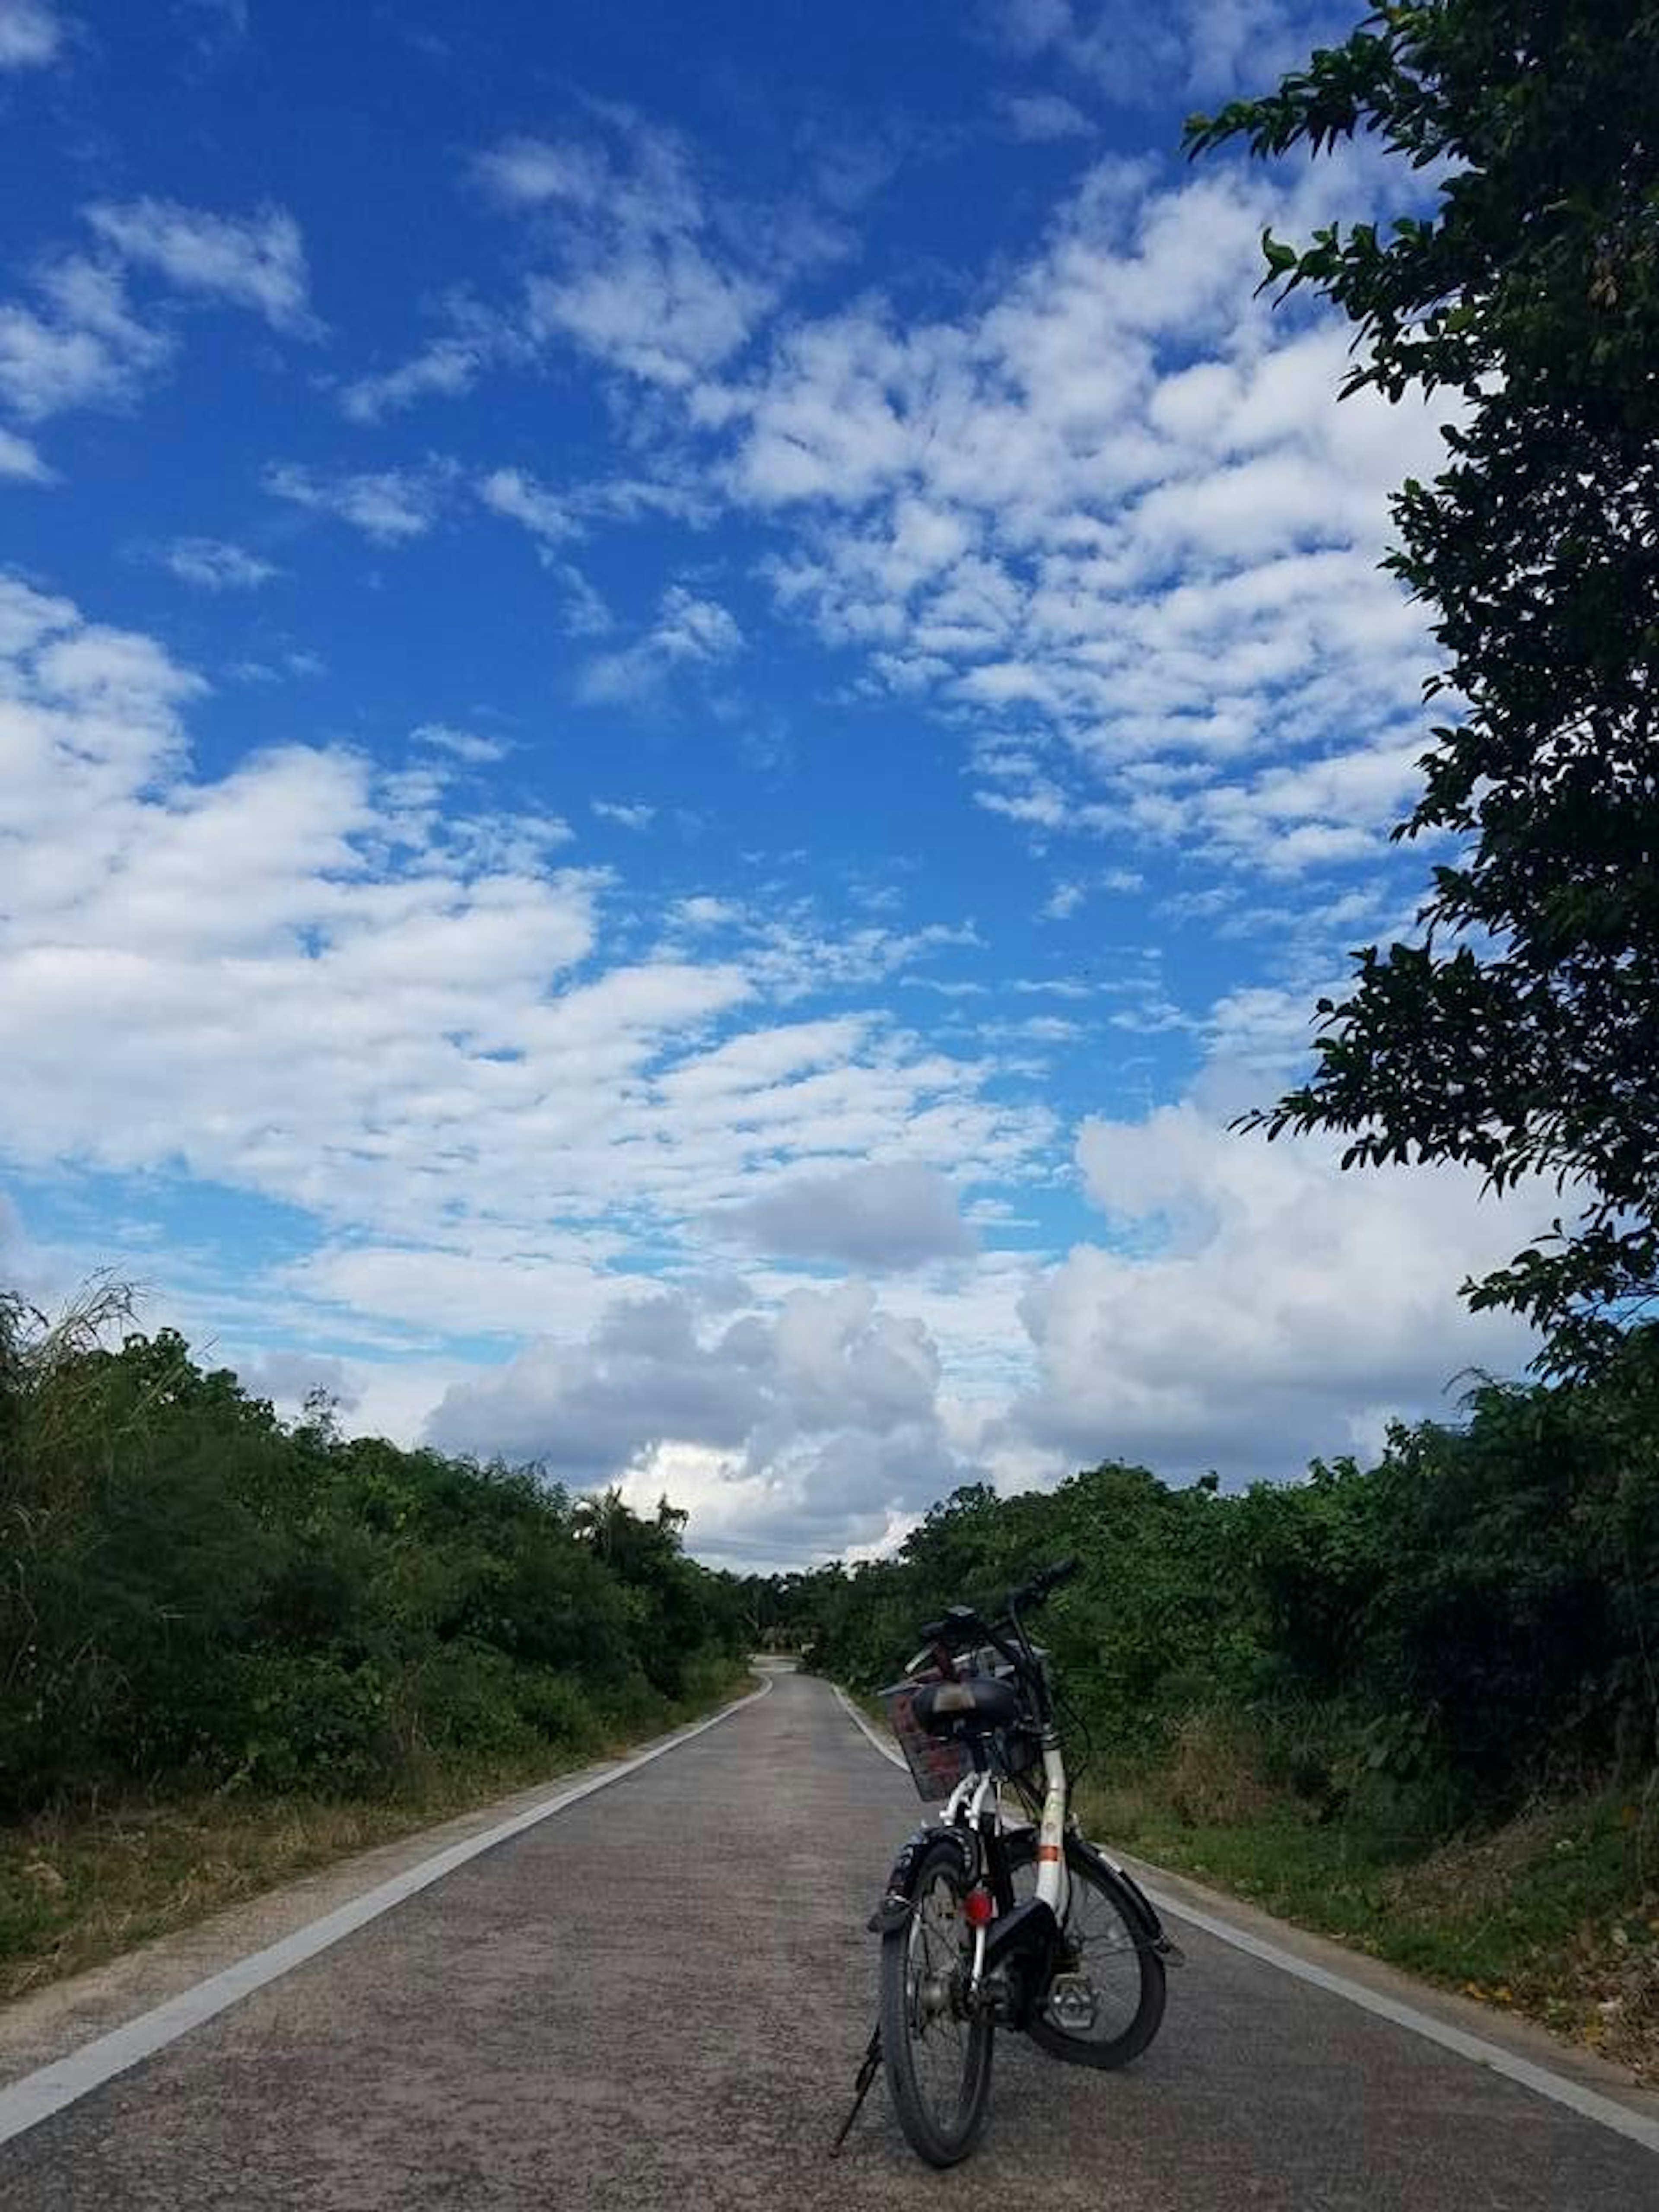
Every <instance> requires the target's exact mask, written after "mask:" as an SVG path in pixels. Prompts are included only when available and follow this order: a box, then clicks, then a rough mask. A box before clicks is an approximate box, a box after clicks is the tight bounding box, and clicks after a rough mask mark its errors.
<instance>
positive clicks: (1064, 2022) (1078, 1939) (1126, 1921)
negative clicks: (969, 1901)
mask: <svg viewBox="0 0 1659 2212" xmlns="http://www.w3.org/2000/svg"><path fill="white" fill-rule="evenodd" d="M1006 1848H1007V1852H1008V1870H1009V1873H1010V1875H1012V1878H1013V1885H1014V1894H1015V1896H1016V1898H1024V1897H1030V1896H1031V1895H1033V1894H1034V1893H1035V1891H1036V1834H1035V1832H1034V1831H1033V1830H1031V1829H1030V1828H1025V1829H1021V1830H1018V1831H1017V1832H1014V1833H1012V1834H1011V1835H1009V1836H1008V1837H1007V1838H1006ZM1066 1874H1067V1875H1068V1876H1069V1877H1070V1881H1069V1887H1070V1891H1071V1898H1070V1901H1069V1903H1068V1904H1067V1905H1066V1919H1065V1922H1064V1924H1063V1926H1062V1928H1061V1930H1060V1938H1061V1945H1062V1951H1063V1957H1062V1960H1061V1968H1060V1972H1059V1973H1057V1974H1056V1975H1055V1977H1054V1983H1053V1984H1052V1985H1051V1987H1050V1990H1049V1991H1048V1994H1047V1995H1046V1996H1045V1997H1044V1999H1043V2002H1042V2008H1041V2009H1040V2010H1039V2011H1037V2012H1036V2014H1035V2015H1033V2017H1032V2018H1031V2020H1030V2021H1029V2023H1028V2024H1027V2028H1026V2033H1028V2034H1029V2035H1030V2039H1031V2040H1032V2042H1033V2043H1035V2044H1036V2045H1037V2046H1038V2048H1039V2049H1040V2050H1042V2051H1047V2052H1048V2055H1049V2056H1050V2057H1053V2058H1063V2059H1066V2061H1067V2062H1068V2063H1070V2064H1072V2065H1073V2066H1095V2067H1099V2068H1101V2069H1109V2068H1112V2067H1117V2066H1127V2064H1128V2063H1129V2061H1130V2060H1131V2059H1132V2058H1138V2057H1139V2056H1140V2053H1141V2052H1142V2051H1144V2050H1145V2049H1146V2045H1148V2044H1149V2043H1150V2042H1151V2041H1152V2038H1153V2037H1154V2036H1155V2035H1156V2034H1157V2033H1158V2028H1159V2027H1160V2025H1161V2024H1162V2021H1163V2019H1164V1988H1165V1984H1164V1961H1163V1960H1162V1958H1161V1957H1160V1956H1159V1955H1158V1952H1157V1951H1156V1950H1154V1949H1153V1948H1152V1943H1151V1942H1150V1941H1149V1940H1148V1938H1147V1936H1146V1930H1145V1929H1144V1927H1143V1926H1142V1923H1141V1919H1140V1915H1139V1913H1138V1912H1137V1911H1136V1909H1135V1905H1134V1901H1133V1898H1132V1897H1131V1896H1130V1894H1129V1893H1128V1891H1127V1889H1125V1887H1124V1886H1123V1884H1122V1883H1121V1881H1119V1880H1118V1878H1117V1876H1116V1875H1115V1874H1114V1873H1113V1871H1112V1869H1111V1868H1110V1867H1109V1866H1108V1865H1107V1864H1106V1863H1105V1861H1104V1860H1103V1859H1102V1858H1100V1857H1097V1855H1096V1854H1095V1853H1094V1852H1093V1851H1091V1850H1090V1849H1089V1848H1088V1846H1087V1845H1086V1844H1083V1843H1082V1842H1080V1841H1079V1838H1077V1837H1076V1836H1067V1838H1066Z"/></svg>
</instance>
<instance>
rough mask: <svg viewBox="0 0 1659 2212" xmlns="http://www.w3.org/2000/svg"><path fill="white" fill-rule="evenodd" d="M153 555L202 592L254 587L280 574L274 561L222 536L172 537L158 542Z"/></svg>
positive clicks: (252, 588)
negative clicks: (262, 557) (163, 542)
mask: <svg viewBox="0 0 1659 2212" xmlns="http://www.w3.org/2000/svg"><path fill="white" fill-rule="evenodd" d="M155 559H156V560H157V561H158V562H160V563H161V567H162V568H166V569H167V570H169V571H170V572H171V574H173V575H175V576H177V577H178V579H179V581H180V583H184V584H196V585H198V586H200V588H201V589H202V590H203V591H204V592H252V591H257V590H258V587H259V586H260V585H261V584H268V583H269V582H270V580H271V579H272V577H273V576H279V575H280V574H282V571H281V569H280V568H277V566H276V562H273V561H265V560H262V559H261V558H260V556H258V554H257V553H250V552H248V551H247V550H246V548H245V547H244V546H240V545H233V544H230V543H229V541H228V539H226V538H173V539H171V540H169V542H168V543H167V544H165V545H161V546H158V547H157V548H156V550H155Z"/></svg>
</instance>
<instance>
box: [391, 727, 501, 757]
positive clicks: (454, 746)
mask: <svg viewBox="0 0 1659 2212" xmlns="http://www.w3.org/2000/svg"><path fill="white" fill-rule="evenodd" d="M409 737H410V744H416V745H425V746H426V747H427V748H428V750H430V751H433V752H440V753H447V754H448V756H449V757H450V758H451V759H452V760H458V761H460V762H461V763H463V764H464V765H465V767H467V768H488V767H489V766H490V765H491V763H494V762H495V761H501V760H505V759H506V758H507V754H508V753H509V752H510V751H511V750H512V747H511V746H510V745H509V744H507V741H506V739H505V738H486V737H482V736H480V734H479V733H478V732H477V731H476V730H458V729H455V728H454V727H453V726H452V725H451V724H449V723H447V722H422V724H421V726H420V727H419V728H418V729H415V730H411V731H410V733H409Z"/></svg>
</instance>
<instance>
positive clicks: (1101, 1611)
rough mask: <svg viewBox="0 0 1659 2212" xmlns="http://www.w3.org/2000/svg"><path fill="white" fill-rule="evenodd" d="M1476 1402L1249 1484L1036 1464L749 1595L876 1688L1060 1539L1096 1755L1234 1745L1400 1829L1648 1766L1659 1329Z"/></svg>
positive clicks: (774, 1624) (1293, 1783)
mask: <svg viewBox="0 0 1659 2212" xmlns="http://www.w3.org/2000/svg"><path fill="white" fill-rule="evenodd" d="M1065 1553H1077V1554H1079V1556H1080V1558H1081V1559H1082V1560H1083V1561H1084V1565H1085V1571H1084V1574H1083V1575H1082V1577H1080V1578H1079V1581H1078V1582H1076V1583H1073V1585H1072V1586H1071V1587H1070V1588H1069V1589H1066V1591H1064V1592H1063V1593H1062V1594H1061V1595H1059V1596H1058V1597H1057V1598H1055V1599H1054V1601H1052V1602H1051V1603H1050V1605H1049V1606H1048V1608H1047V1609H1046V1610H1045V1612H1044V1613H1043V1614H1042V1621H1041V1627H1040V1630H1039V1634H1040V1636H1041V1638H1042V1640H1043V1641H1044V1642H1045V1643H1046V1644H1048V1646H1049V1647H1050V1648H1051V1649H1052V1650H1053V1651H1054V1655H1055V1657H1056V1659H1057V1661H1058V1663H1059V1668H1060V1678H1061V1680H1062V1683H1063V1685H1064V1686H1065V1687H1066V1689H1067V1690H1068V1691H1069V1692H1070V1694H1071V1697H1072V1699H1073V1703H1074V1705H1075V1707H1076V1708H1077V1711H1078V1712H1079V1716H1080V1717H1081V1718H1082V1720H1083V1721H1084V1722H1085V1723H1086V1725H1087V1728H1088V1729H1089V1732H1090V1733H1091V1735H1092V1736H1093V1737H1094V1739H1095V1742H1096V1752H1097V1770H1098V1766H1099V1765H1104V1767H1105V1768H1106V1770H1107V1772H1108V1774H1110V1773H1111V1772H1113V1771H1116V1772H1118V1773H1132V1772H1133V1771H1135V1770H1136V1768H1137V1767H1138V1766H1139V1767H1140V1768H1142V1769H1151V1768H1153V1767H1156V1766H1158V1765H1160V1764H1163V1765H1168V1763H1169V1761H1170V1759H1172V1758H1174V1757H1175V1756H1176V1753H1177V1752H1178V1751H1179V1748H1180V1747H1181V1745H1182V1742H1183V1741H1185V1742H1186V1743H1187V1744H1188V1746H1189V1747H1190V1746H1193V1745H1202V1746H1204V1747H1206V1756H1208V1757H1212V1756H1213V1755H1214V1753H1215V1747H1217V1746H1218V1745H1220V1746H1231V1747H1237V1746H1239V1745H1241V1744H1242V1745H1243V1747H1244V1749H1245V1752H1246V1753H1247V1755H1248V1757H1249V1759H1250V1760H1251V1761H1252V1762H1253V1763H1254V1765H1255V1768H1256V1770H1257V1771H1259V1773H1260V1775H1261V1778H1262V1780H1263V1781H1264V1783H1265V1784H1267V1786H1269V1787H1272V1788H1273V1789H1275V1790H1279V1791H1283V1792H1286V1793H1291V1794H1292V1795H1293V1796H1295V1797H1296V1798H1297V1799H1298V1800H1300V1801H1301V1802H1303V1804H1304V1806H1305V1807H1306V1808H1307V1811H1308V1814H1309V1817H1310V1818H1316V1819H1352V1820H1358V1821H1362V1822H1364V1823H1365V1824H1366V1825H1367V1826H1370V1827H1372V1828H1374V1829H1376V1830H1378V1831H1389V1832H1395V1833H1396V1834H1397V1835H1398V1836H1399V1837H1400V1838H1401V1842H1402V1843H1405V1842H1407V1840H1409V1839H1411V1838H1416V1839H1417V1840H1419V1841H1420V1840H1421V1839H1422V1838H1425V1837H1429V1836H1433V1835H1436V1834H1443V1833H1445V1832H1448V1831H1449V1829H1450V1828H1452V1827H1454V1826H1457V1825H1459V1824H1461V1823H1462V1822H1464V1821H1466V1820H1470V1819H1480V1818H1486V1817H1497V1816H1499V1815H1501V1814H1503V1813H1504V1812H1506V1811H1508V1810H1510V1809H1511V1808H1514V1807H1515V1806H1516V1804H1518V1803H1520V1802H1523V1801H1525V1800H1526V1799H1527V1798H1528V1796H1530V1795H1532V1794H1534V1793H1536V1792H1539V1791H1549V1790H1557V1789H1560V1790H1567V1789H1571V1788H1574V1787H1577V1786H1578V1785H1579V1784H1583V1783H1586V1782H1594V1781H1596V1780H1599V1779H1601V1778H1607V1777H1608V1776H1610V1775H1613V1774H1615V1773H1625V1774H1632V1773H1644V1772H1648V1771H1651V1770H1652V1769H1653V1768H1654V1766H1655V1765H1656V1754H1659V1735H1656V1731H1659V1329H1644V1330H1643V1331H1641V1332H1638V1334H1634V1335H1633V1336H1632V1338H1631V1339H1630V1340H1629V1341H1628V1342H1627V1344H1626V1348H1625V1351H1624V1352H1623V1354H1622V1356H1621V1357H1620V1359H1619V1360H1618V1361H1617V1363H1616V1364H1614V1366H1613V1369H1612V1370H1611V1372H1610V1373H1608V1374H1607V1376H1604V1377H1603V1379H1602V1380H1601V1381H1600V1382H1599V1383H1595V1384H1589V1383H1586V1384H1580V1385H1576V1386H1571V1387H1565V1386H1564V1387H1559V1388H1546V1387H1543V1386H1537V1387H1522V1386H1507V1385H1503V1384H1498V1383H1485V1384H1483V1385H1481V1386H1480V1388H1479V1389H1476V1390H1475V1391H1474V1393H1473V1395H1472V1397H1471V1399H1470V1400H1469V1401H1468V1419H1467V1421H1466V1422H1465V1423H1463V1424H1462V1425H1456V1426H1453V1425H1443V1424H1441V1423H1437V1422H1424V1423H1422V1424H1420V1425H1417V1426H1415V1427H1409V1428H1407V1427H1403V1426H1401V1427H1396V1428H1395V1429H1394V1430H1393V1431H1392V1432H1391V1433H1390V1436H1389V1442H1388V1445H1387V1449H1385V1450H1384V1452H1383V1455H1382V1457H1381V1458H1380V1459H1379V1460H1378V1462H1376V1465H1375V1466H1370V1467H1362V1466H1359V1465H1358V1464H1356V1462H1354V1461H1353V1460H1352V1459H1339V1460H1336V1461H1334V1462H1331V1463H1329V1464H1326V1463H1323V1462H1316V1464H1315V1465H1314V1466H1313V1467H1312V1468H1311V1469H1310V1472H1309V1474H1308V1475H1307V1477H1306V1479H1305V1480H1300V1481H1295V1482H1284V1483H1257V1484H1255V1485H1254V1486H1251V1487H1250V1488H1249V1489H1247V1490H1243V1491H1241V1492H1228V1491H1225V1490H1224V1489H1222V1488H1221V1487H1219V1486H1218V1483H1217V1482H1216V1480H1215V1479H1214V1478H1213V1477H1210V1478H1206V1480H1203V1481H1201V1482H1200V1483H1198V1484H1196V1485H1194V1486H1187V1487H1182V1488H1174V1487H1171V1486H1169V1485H1168V1484H1165V1483H1164V1482H1161V1481H1159V1480H1158V1478H1157V1477H1156V1476H1155V1475H1154V1474H1150V1473H1148V1472H1147V1470H1146V1468H1140V1467H1131V1466H1125V1465H1121V1464H1117V1463H1113V1462H1109V1463H1107V1464H1106V1465H1103V1466H1101V1467H1097V1468H1093V1469H1091V1471H1090V1472H1088V1473H1086V1474H1079V1475H1076V1476H1074V1477H1073V1479H1072V1480H1070V1481H1068V1482H1065V1483H1063V1484H1061V1485H1060V1487H1059V1488H1058V1489H1056V1490H1054V1491H1052V1492H1024V1493H1021V1494H1020V1495H1018V1496H1014V1497H1008V1498H1001V1497H999V1496H997V1495H996V1494H995V1493H994V1492H993V1491H991V1490H990V1489H988V1488H985V1487H981V1486H975V1487H972V1488H966V1489H962V1490H958V1491H957V1492H956V1493H955V1494H954V1495H953V1496H952V1497H951V1498H949V1499H948V1500H946V1501H945V1503H944V1504H939V1505H938V1506H936V1507H935V1508H934V1509H933V1511H931V1512H930V1513H929V1514H928V1515H927V1518H926V1520H925V1521H924V1522H922V1524H921V1527H920V1528H917V1529H916V1530H915V1532H914V1534H912V1535H911V1536H910V1537H909V1539H908V1541H907V1542H906V1543H905V1544H904V1546H903V1547H902V1550H901V1551H900V1553H898V1555H897V1557H896V1558H895V1559H891V1560H887V1561H882V1562H879V1563H877V1564H873V1565H862V1566H859V1567H856V1568H854V1569H853V1570H851V1571H846V1570H844V1569H842V1568H841V1567H839V1566H832V1567H826V1568H824V1569H822V1570H820V1571H817V1572H815V1573H811V1574H804V1575H797V1576H788V1577H777V1578H775V1580H774V1581H773V1582H772V1583H769V1585H767V1586H766V1588H765V1589H764V1590H763V1591H761V1592H757V1594H756V1595H755V1596H754V1597H753V1599H752V1600H751V1603H752V1604H753V1605H754V1606H755V1607H756V1608H757V1612H758V1613H760V1615H761V1617H762V1619H763V1624H764V1625H765V1626H767V1627H769V1629H771V1630H772V1631H773V1632H776V1633H780V1634H783V1635H793V1636H794V1637H796V1638H799V1639H800V1640H801V1641H802V1642H803V1643H805V1644H807V1645H809V1646H810V1649H811V1654H812V1657H813V1661H814V1663H815V1664H817V1666H818V1667H820V1668H822V1669H823V1671H824V1672H826V1673H829V1674H834V1675H836V1676H837V1677H839V1678H841V1679H842V1680H847V1681H849V1682H851V1683H853V1684H854V1685H857V1686H861V1687H864V1688H874V1687H875V1686H878V1685H879V1684H880V1683H882V1682H883V1681H884V1680H889V1679H890V1678H891V1677H892V1676H893V1675H894V1674H895V1673H896V1671H897V1670H898V1669H899V1668H900V1667H901V1665H902V1662H903V1661H904V1660H905V1659H906V1658H907V1657H908V1656H909V1654H910V1653H911V1652H912V1651H913V1650H914V1649H915V1644H916V1633H915V1632H916V1626H917V1624H918V1623H919V1622H921V1621H922V1620H927V1619H928V1618H931V1617H932V1616H933V1614H935V1613H938V1612H939V1610H940V1609H941V1608H942V1607H944V1606H945V1605H946V1604H948V1603H951V1602H953V1601H969V1600H981V1599H994V1598H995V1597H996V1595H997V1594H998V1593H999V1592H1000V1591H1001V1590H1003V1589H1006V1588H1007V1587H1009V1586H1010V1585H1012V1583H1015V1582H1017V1581H1018V1579H1019V1578H1020V1577H1023V1576H1024V1574H1025V1573H1026V1572H1027V1571H1029V1570H1030V1568H1031V1567H1033V1566H1035V1565H1038V1564H1039V1563H1041V1562H1042V1561H1045V1560H1048V1559H1054V1558H1057V1557H1060V1555H1062V1554H1065ZM1198 1781H1199V1783H1200V1784H1201V1777H1200V1778H1198ZM1200 1794H1201V1790H1200Z"/></svg>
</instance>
